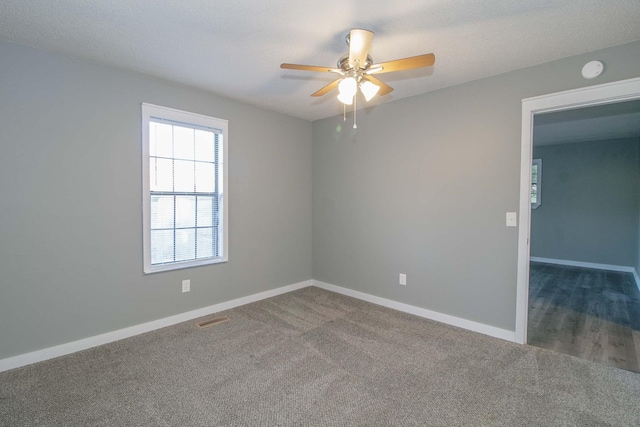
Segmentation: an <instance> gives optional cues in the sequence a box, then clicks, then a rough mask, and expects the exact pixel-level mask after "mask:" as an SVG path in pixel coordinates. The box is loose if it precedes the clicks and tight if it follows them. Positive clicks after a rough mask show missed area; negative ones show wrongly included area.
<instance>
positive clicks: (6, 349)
mask: <svg viewBox="0 0 640 427" xmlns="http://www.w3.org/2000/svg"><path fill="white" fill-rule="evenodd" d="M0 76H1V77H0V99H1V100H2V102H1V103H0V129H2V131H1V133H0V143H1V146H2V152H1V154H0V195H1V197H2V203H1V205H0V206H1V207H0V280H1V283H0V359H2V358H6V357H9V356H13V355H17V354H22V353H26V352H29V351H33V350H37V349H41V348H46V347H50V346H53V345H57V344H61V343H65V342H69V341H73V340H77V339H81V338H85V337H89V336H93V335H97V334H101V333H105V332H109V331H113V330H117V329H120V328H124V327H128V326H132V325H135V324H139V323H143V322H147V321H151V320H155V319H159V318H163V317H166V316H169V315H173V314H177V313H182V312H186V311H189V310H193V309H196V308H200V307H204V306H208V305H211V304H215V303H219V302H223V301H228V300H230V299H233V298H238V297H242V296H246V295H250V294H254V293H257V292H261V291H265V290H269V289H273V288H276V287H280V286H284V285H289V284H292V283H297V282H300V281H303V280H308V279H310V278H311V173H310V169H311V139H312V136H311V123H309V122H307V121H304V120H300V119H295V118H291V117H288V116H285V115H282V114H278V113H274V112H270V111H266V110H263V109H260V108H256V107H252V106H249V105H246V104H242V103H239V102H236V101H232V100H229V99H225V98H221V97H217V96H214V95H211V94H207V93H203V92H200V91H197V90H194V89H190V88H188V87H184V86H179V85H174V84H170V83H167V82H164V81H161V80H155V79H151V78H147V77H145V76H141V75H138V74H134V73H129V72H124V71H120V70H115V69H111V68H107V67H103V66H98V65H94V64H90V63H86V62H83V61H78V60H74V59H69V58H65V57H61V56H58V55H54V54H51V53H46V52H42V51H38V50H34V49H30V48H26V47H22V46H18V45H15V44H11V43H6V42H0ZM142 102H149V103H153V104H158V105H163V106H167V107H172V108H177V109H182V110H187V111H192V112H197V113H201V114H206V115H211V116H214V117H220V118H224V119H228V120H229V135H230V155H229V162H230V166H229V192H230V195H229V196H230V197H229V203H230V204H229V212H230V219H229V224H230V228H229V233H230V250H229V262H228V263H226V264H220V265H213V266H206V267H198V268H191V269H186V270H180V271H172V272H165V273H156V274H152V275H146V276H145V275H144V274H143V272H142V268H143V265H142V216H141V203H142V200H141V191H142V190H141V186H142V185H141V151H140V150H141V148H140V114H141V113H140V104H141V103H142ZM182 279H191V292H190V293H186V294H182V293H181V287H180V282H181V280H182Z"/></svg>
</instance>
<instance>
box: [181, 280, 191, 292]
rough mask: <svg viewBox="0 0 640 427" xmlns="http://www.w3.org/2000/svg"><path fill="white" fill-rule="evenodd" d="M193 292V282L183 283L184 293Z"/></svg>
mask: <svg viewBox="0 0 640 427" xmlns="http://www.w3.org/2000/svg"><path fill="white" fill-rule="evenodd" d="M190 290H191V280H183V281H182V292H189V291H190Z"/></svg>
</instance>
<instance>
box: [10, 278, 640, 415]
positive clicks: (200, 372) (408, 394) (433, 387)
mask: <svg viewBox="0 0 640 427" xmlns="http://www.w3.org/2000/svg"><path fill="white" fill-rule="evenodd" d="M219 315H225V316H228V317H229V321H228V322H225V323H222V324H219V325H217V326H212V327H209V328H205V329H199V328H198V327H196V325H195V322H185V323H182V324H179V325H175V326H171V327H168V328H164V329H160V330H157V331H154V332H150V333H147V334H144V335H139V336H136V337H132V338H129V339H125V340H121V341H118V342H114V343H111V344H108V345H104V346H100V347H96V348H93V349H90V350H86V351H83V352H79V353H75V354H72V355H69V356H65V357H61V358H58V359H54V360H49V361H45V362H41V363H38V364H34V365H31V366H26V367H23V368H19V369H14V370H11V371H7V372H4V373H0V425H2V426H254V425H256V426H386V425H393V426H412V425H416V426H638V425H640V375H639V374H636V373H632V372H629V371H624V370H620V369H616V368H612V367H606V366H602V365H599V364H595V363H592V362H589V361H585V360H581V359H577V358H574V357H572V356H568V355H564V354H559V353H554V352H551V351H548V350H545V349H541V348H537V347H532V346H527V345H525V346H521V345H517V344H513V343H509V342H506V341H502V340H499V339H495V338H491V337H487V336H484V335H481V334H476V333H473V332H469V331H466V330H462V329H458V328H454V327H451V326H447V325H443V324H440V323H437V322H433V321H429V320H426V319H422V318H419V317H415V316H412V315H409V314H405V313H401V312H397V311H394V310H390V309H387V308H384V307H379V306H376V305H373V304H369V303H366V302H362V301H359V300H356V299H353V298H349V297H346V296H342V295H339V294H335V293H332V292H327V291H325V290H322V289H318V288H315V287H311V288H304V289H301V290H298V291H295V292H292V293H289V294H285V295H280V296H277V297H274V298H270V299H267V300H264V301H260V302H257V303H253V304H249V305H246V306H243V307H239V308H236V309H233V310H229V311H226V312H224V313H220V314H219ZM200 320H202V319H200Z"/></svg>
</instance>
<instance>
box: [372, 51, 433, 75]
mask: <svg viewBox="0 0 640 427" xmlns="http://www.w3.org/2000/svg"><path fill="white" fill-rule="evenodd" d="M435 62H436V56H435V55H434V54H433V53H427V54H425V55H418V56H412V57H411V58H404V59H396V60H394V61H388V62H382V63H380V64H373V65H372V66H371V67H369V70H371V71H370V72H365V73H366V74H381V73H390V72H392V71H402V70H411V69H412V68H421V67H430V66H431V65H433V64H434V63H435Z"/></svg>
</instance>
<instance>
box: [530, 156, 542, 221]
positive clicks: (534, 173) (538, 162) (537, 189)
mask: <svg viewBox="0 0 640 427" xmlns="http://www.w3.org/2000/svg"><path fill="white" fill-rule="evenodd" d="M541 193H542V159H533V162H532V165H531V209H536V208H538V207H539V206H540V202H541V199H540V196H541Z"/></svg>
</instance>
